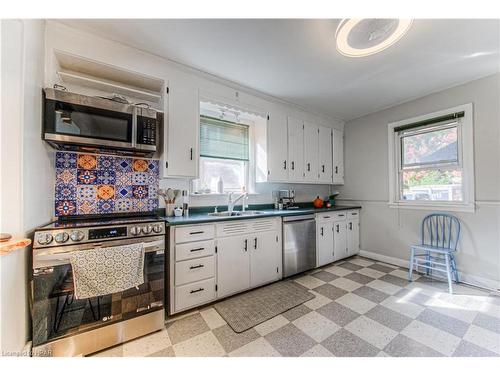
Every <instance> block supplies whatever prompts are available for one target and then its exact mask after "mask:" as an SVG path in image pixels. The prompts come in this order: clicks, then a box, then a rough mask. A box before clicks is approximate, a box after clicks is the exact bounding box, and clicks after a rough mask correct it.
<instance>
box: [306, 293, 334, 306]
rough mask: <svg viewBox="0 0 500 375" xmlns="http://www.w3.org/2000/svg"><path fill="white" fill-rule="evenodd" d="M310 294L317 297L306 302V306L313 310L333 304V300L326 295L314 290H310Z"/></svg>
mask: <svg viewBox="0 0 500 375" xmlns="http://www.w3.org/2000/svg"><path fill="white" fill-rule="evenodd" d="M309 292H311V293H312V294H314V296H315V297H314V298H313V299H311V300H309V301H307V302H304V305H305V306H306V307H309V308H310V309H311V310H317V309H319V308H320V307H322V306H325V305H327V304H329V303H330V302H332V300H331V299H330V298H328V297H325V296H324V295H322V294H319V293H317V292H315V291H314V290H310V291H309Z"/></svg>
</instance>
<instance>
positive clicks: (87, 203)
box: [55, 151, 159, 216]
mask: <svg viewBox="0 0 500 375" xmlns="http://www.w3.org/2000/svg"><path fill="white" fill-rule="evenodd" d="M55 161H56V165H55V167H56V185H55V216H68V215H96V214H110V213H115V212H119V213H124V212H130V213H132V212H149V211H155V210H157V209H158V184H159V164H158V160H151V159H142V158H133V157H124V156H113V155H96V154H84V153H76V152H66V151H58V152H57V153H56V158H55Z"/></svg>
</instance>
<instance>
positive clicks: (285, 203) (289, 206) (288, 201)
mask: <svg viewBox="0 0 500 375" xmlns="http://www.w3.org/2000/svg"><path fill="white" fill-rule="evenodd" d="M277 197H278V204H279V205H281V208H280V209H283V210H293V209H297V208H299V206H297V205H296V204H295V190H293V189H289V190H279V191H278V194H277Z"/></svg>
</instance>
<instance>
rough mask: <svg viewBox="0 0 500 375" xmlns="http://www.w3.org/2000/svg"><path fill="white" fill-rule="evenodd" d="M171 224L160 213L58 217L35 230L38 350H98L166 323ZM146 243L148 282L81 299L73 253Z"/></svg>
mask: <svg viewBox="0 0 500 375" xmlns="http://www.w3.org/2000/svg"><path fill="white" fill-rule="evenodd" d="M165 235H166V231H165V223H164V221H161V220H158V218H147V217H142V218H128V219H127V218H125V219H114V220H103V221H71V222H56V223H52V224H49V225H47V226H45V227H41V228H38V229H37V230H36V231H35V235H34V242H33V268H32V270H33V273H32V280H31V286H32V295H31V298H32V325H33V355H38V356H75V355H86V354H89V353H93V352H97V351H99V350H102V349H105V348H107V347H110V346H113V345H116V344H119V343H121V342H125V341H128V340H131V339H133V338H136V337H138V336H142V335H145V334H148V333H150V332H154V331H157V330H160V329H162V328H163V327H164V321H165V315H164V308H163V307H164V301H165V290H166V289H165V276H164V274H165V255H164V252H165V250H166V247H165V244H166V241H165ZM136 243H143V246H144V283H143V284H141V285H139V286H138V287H136V288H131V289H128V290H125V291H122V292H119V293H113V294H108V295H102V296H98V297H93V298H84V299H77V298H75V291H74V282H73V273H72V268H71V264H70V260H69V258H70V255H71V253H72V252H75V251H82V250H90V249H96V248H97V249H100V250H102V251H103V252H105V251H106V249H107V248H109V247H112V246H121V245H127V244H136Z"/></svg>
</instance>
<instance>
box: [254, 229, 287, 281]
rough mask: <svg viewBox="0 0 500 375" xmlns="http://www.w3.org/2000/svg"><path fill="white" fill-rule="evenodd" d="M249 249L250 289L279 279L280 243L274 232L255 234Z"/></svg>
mask: <svg viewBox="0 0 500 375" xmlns="http://www.w3.org/2000/svg"><path fill="white" fill-rule="evenodd" d="M251 245H252V246H251V249H250V287H252V288H253V287H256V286H259V285H263V284H267V283H270V282H272V281H275V280H278V279H280V278H281V272H280V270H281V241H280V240H279V235H278V233H276V232H274V231H270V232H264V233H259V234H256V235H255V236H254V237H253V240H252V243H251Z"/></svg>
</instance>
